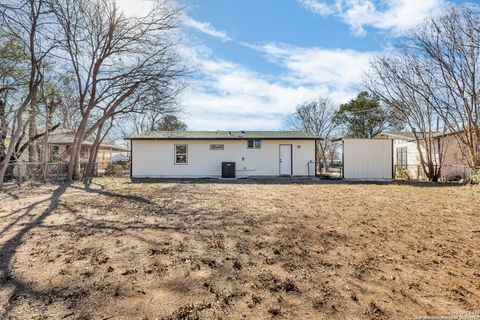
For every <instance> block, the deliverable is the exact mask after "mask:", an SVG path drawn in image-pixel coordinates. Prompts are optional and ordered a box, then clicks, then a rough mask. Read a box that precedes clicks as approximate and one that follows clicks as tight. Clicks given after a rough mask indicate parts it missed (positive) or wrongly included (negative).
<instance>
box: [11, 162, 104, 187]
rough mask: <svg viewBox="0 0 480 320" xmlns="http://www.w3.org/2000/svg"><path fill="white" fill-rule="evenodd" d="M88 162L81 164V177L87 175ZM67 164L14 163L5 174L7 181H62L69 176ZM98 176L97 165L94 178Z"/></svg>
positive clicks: (96, 165)
mask: <svg viewBox="0 0 480 320" xmlns="http://www.w3.org/2000/svg"><path fill="white" fill-rule="evenodd" d="M86 166H87V163H86V162H81V163H80V174H81V176H83V175H84V173H85V168H86ZM67 170H68V163H67V162H47V163H44V162H25V161H19V162H12V163H10V164H9V165H8V167H7V170H6V173H5V179H4V180H5V181H19V182H20V181H27V180H34V181H44V180H47V181H61V180H65V178H66V176H67ZM97 175H98V164H97V163H95V168H94V176H97Z"/></svg>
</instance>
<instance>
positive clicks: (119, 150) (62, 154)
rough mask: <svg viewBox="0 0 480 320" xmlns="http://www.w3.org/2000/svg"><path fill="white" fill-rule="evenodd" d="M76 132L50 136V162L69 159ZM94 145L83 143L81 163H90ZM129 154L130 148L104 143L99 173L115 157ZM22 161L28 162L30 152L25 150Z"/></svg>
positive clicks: (86, 141) (64, 131)
mask: <svg viewBox="0 0 480 320" xmlns="http://www.w3.org/2000/svg"><path fill="white" fill-rule="evenodd" d="M74 138H75V132H74V131H73V130H70V129H57V130H55V131H54V132H52V133H50V134H49V136H48V161H49V162H63V161H67V160H68V159H69V153H68V149H69V148H70V146H71V145H72V144H73V141H74ZM92 145H93V140H91V139H86V140H85V141H84V142H83V143H82V148H81V151H80V163H81V164H83V163H86V162H88V159H89V157H90V150H91V148H92ZM38 146H39V148H40V149H43V141H42V139H40V140H39V141H38ZM40 151H41V150H40ZM128 152H129V149H128V148H125V147H121V146H118V145H115V144H109V143H102V144H101V145H100V148H99V150H98V155H97V167H98V170H99V171H103V170H104V169H105V168H106V166H107V165H108V164H110V163H112V160H113V157H114V156H115V155H118V154H123V155H124V156H125V157H126V154H127V153H128ZM19 160H20V161H26V162H28V150H25V151H24V152H23V154H22V155H21V157H20V158H19Z"/></svg>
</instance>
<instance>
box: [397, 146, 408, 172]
mask: <svg viewBox="0 0 480 320" xmlns="http://www.w3.org/2000/svg"><path fill="white" fill-rule="evenodd" d="M407 155H408V150H407V147H399V148H397V168H398V169H400V170H407Z"/></svg>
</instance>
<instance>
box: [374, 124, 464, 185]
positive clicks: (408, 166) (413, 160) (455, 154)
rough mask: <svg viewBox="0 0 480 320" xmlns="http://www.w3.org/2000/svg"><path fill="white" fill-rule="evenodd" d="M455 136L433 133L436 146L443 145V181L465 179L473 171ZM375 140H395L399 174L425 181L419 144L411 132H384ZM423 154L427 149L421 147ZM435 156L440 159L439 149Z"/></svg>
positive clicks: (394, 146)
mask: <svg viewBox="0 0 480 320" xmlns="http://www.w3.org/2000/svg"><path fill="white" fill-rule="evenodd" d="M453 135H454V134H449V133H446V134H445V133H441V132H433V133H432V139H435V140H436V141H437V142H438V141H441V143H436V144H435V145H437V146H438V145H443V148H444V150H443V152H444V161H443V165H442V170H441V176H442V179H443V180H452V179H465V178H467V177H469V176H470V175H471V169H470V168H469V166H468V163H467V162H466V161H465V160H464V157H463V153H462V150H461V149H460V146H459V145H458V142H457V140H456V139H455V137H454V136H453ZM374 138H375V139H382V138H388V139H393V148H394V152H393V156H394V160H393V161H394V165H395V168H396V171H397V173H399V172H403V173H405V174H407V175H408V177H409V178H411V179H424V178H425V174H424V172H423V169H422V166H421V162H420V153H419V151H418V147H417V142H416V140H415V137H414V135H413V133H411V132H401V131H400V132H384V133H381V134H379V135H377V136H375V137H374ZM420 148H421V150H422V152H425V148H424V147H423V146H422V145H420ZM434 152H435V156H436V157H438V152H439V151H438V148H435V151H434Z"/></svg>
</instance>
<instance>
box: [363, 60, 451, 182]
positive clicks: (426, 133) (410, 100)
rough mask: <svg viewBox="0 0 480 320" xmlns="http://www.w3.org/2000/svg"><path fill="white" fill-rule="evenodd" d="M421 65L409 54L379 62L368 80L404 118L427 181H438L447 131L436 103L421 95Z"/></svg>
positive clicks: (374, 90) (372, 90)
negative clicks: (411, 134) (436, 108)
mask: <svg viewBox="0 0 480 320" xmlns="http://www.w3.org/2000/svg"><path fill="white" fill-rule="evenodd" d="M420 64H421V62H420V61H418V60H417V59H416V57H414V56H410V55H409V54H408V53H405V52H403V53H397V54H396V56H390V57H380V58H376V59H374V60H373V61H372V63H371V67H372V68H371V73H370V74H369V75H368V76H367V77H366V78H365V84H366V87H367V88H368V89H369V91H370V92H372V93H374V94H375V95H376V96H377V97H379V98H380V99H381V100H382V101H383V102H384V103H385V104H386V105H387V106H388V107H390V108H392V109H393V110H394V114H395V115H397V116H398V117H400V120H401V121H402V122H403V123H405V124H406V125H407V126H408V128H409V130H410V131H411V132H412V133H413V136H414V138H415V141H416V144H417V150H418V154H419V160H420V165H421V166H422V169H423V172H424V173H425V175H426V176H427V178H428V179H429V180H431V181H438V179H439V178H440V176H441V168H442V164H443V162H444V159H445V156H444V155H445V150H446V146H445V145H444V144H445V139H442V137H443V135H444V133H445V129H444V128H441V127H440V124H441V118H440V117H439V116H438V114H437V113H436V112H435V107H434V105H433V104H432V102H433V100H431V99H429V96H428V95H422V94H421V93H419V92H418V90H419V88H420V86H422V84H421V83H420V82H419V79H418V74H419V73H421V72H422V71H421V70H422V69H423V68H422V66H421V65H420Z"/></svg>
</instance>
